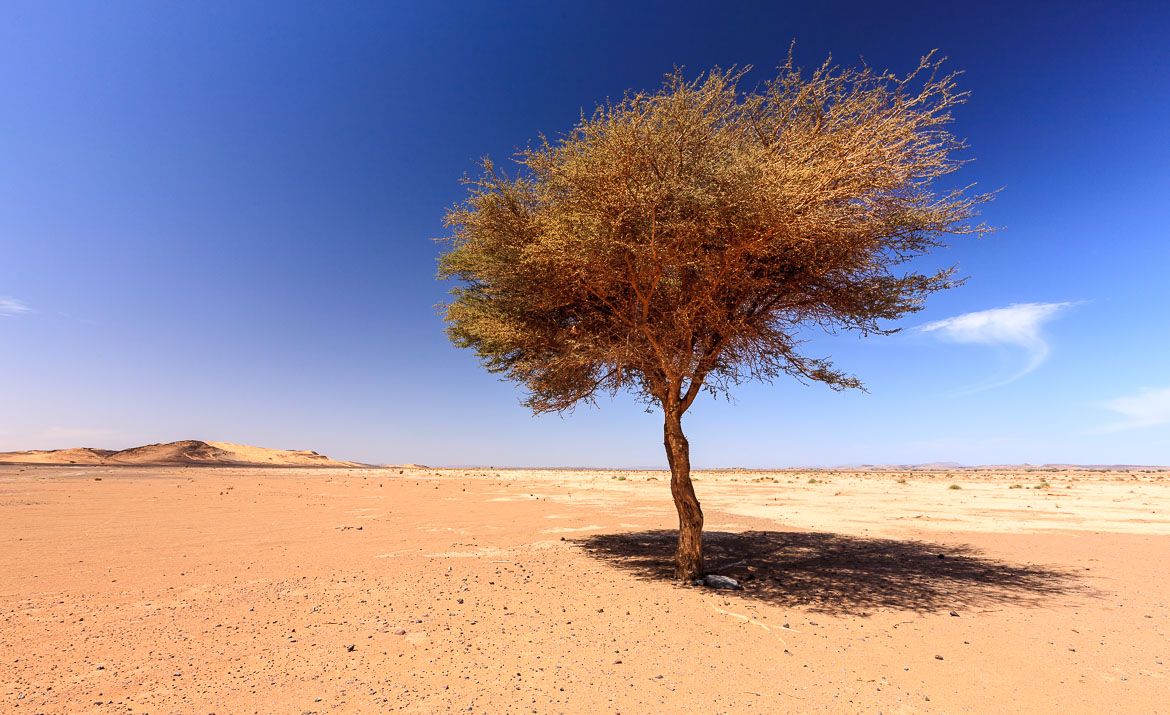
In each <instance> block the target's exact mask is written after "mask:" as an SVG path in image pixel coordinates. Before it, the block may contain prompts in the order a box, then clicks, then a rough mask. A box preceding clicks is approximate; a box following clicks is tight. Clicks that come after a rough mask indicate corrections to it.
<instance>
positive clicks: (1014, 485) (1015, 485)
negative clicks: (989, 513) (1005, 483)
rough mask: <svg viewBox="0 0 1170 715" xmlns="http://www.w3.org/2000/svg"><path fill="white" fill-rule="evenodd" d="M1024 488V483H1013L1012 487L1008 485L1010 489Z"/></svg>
mask: <svg viewBox="0 0 1170 715" xmlns="http://www.w3.org/2000/svg"><path fill="white" fill-rule="evenodd" d="M1023 488H1024V485H1022V484H1013V485H1011V486H1010V487H1008V489H1023Z"/></svg>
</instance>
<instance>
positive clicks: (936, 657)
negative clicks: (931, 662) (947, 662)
mask: <svg viewBox="0 0 1170 715" xmlns="http://www.w3.org/2000/svg"><path fill="white" fill-rule="evenodd" d="M934 659H935V660H942V659H943V657H942V656H941V655H936V656H935V657H934Z"/></svg>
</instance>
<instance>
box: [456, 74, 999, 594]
mask: <svg viewBox="0 0 1170 715" xmlns="http://www.w3.org/2000/svg"><path fill="white" fill-rule="evenodd" d="M941 64H942V62H941V61H940V60H935V59H934V58H933V57H932V56H931V55H928V56H927V57H924V58H923V59H922V60H921V61H920V63H919V65H918V67H917V69H916V70H914V71H913V72H911V73H910V74H909V75H907V76H904V77H898V76H895V75H893V74H891V73H889V72H878V71H875V70H873V69H871V68H869V67H864V66H863V67H861V68H856V69H854V68H845V69H842V68H840V67H838V66H836V65H834V64H832V62H831V61H827V62H825V63H824V64H823V65H821V66H820V67H818V68H816V69H814V70H812V71H811V72H804V71H802V70H801V69H800V68H798V67H796V66H795V65H794V63H793V60H792V57H791V54H790V55H789V59H788V61H787V63H786V64H784V65H782V66H781V67H780V68H779V72H778V75H777V76H776V78H775V79H772V80H769V81H767V82H765V83H763V84H762V85H760V86H758V87H757V88H756V89H754V90H752V91H744V90H741V89H740V84H741V82H743V81H744V78H745V75H746V74H747V72H748V70H726V71H725V70H719V69H715V70H712V71H710V72H707V73H705V74H703V75H701V76H700V77H698V78H697V79H694V80H688V79H686V77H685V76H684V74H683V73H682V71H680V70H676V71H675V72H674V73H673V74H670V75H668V76H667V77H666V80H665V82H664V83H663V85H662V87H660V88H659V89H657V90H656V91H652V92H630V93H627V95H626V96H625V97H624V98H623V99H622V100H621V101H619V102H609V103H606V104H605V105H602V106H599V107H598V108H597V109H596V110H595V111H594V112H593V113H592V114H591V115H585V114H582V117H581V120H580V122H579V123H578V124H577V125H576V126H575V127H574V128H573V129H572V130H571V131H569V132H568V133H567V134H565V135H563V136H561V137H559V138H558V139H556V140H555V141H550V140H548V139H546V138H544V137H542V138H541V139H540V141H539V142H538V143H536V144H535V145H532V146H529V147H528V148H527V149H525V150H523V151H520V152H518V153H517V155H516V156H515V157H514V159H515V162H516V164H517V167H516V170H515V171H514V172H513V174H512V175H509V174H508V173H506V172H504V171H502V170H501V169H500V168H498V167H497V166H496V164H494V163H493V162H492V161H491V160H490V159H484V160H483V161H482V163H481V169H482V173H481V175H480V176H479V177H477V178H473V179H467V180H466V183H467V184H468V185H469V195H468V196H467V198H466V200H465V201H463V202H462V203H460V204H458V205H456V206H454V207H453V208H451V209H450V210H448V212H447V214H446V225H447V226H448V227H449V228H450V229H451V231H452V233H451V235H450V236H449V237H448V238H447V239H445V240H446V242H447V244H448V249H447V250H446V251H445V252H444V254H443V255H442V257H441V258H440V269H439V274H440V277H442V278H447V279H456V280H457V283H456V285H455V287H454V288H453V289H452V291H451V293H452V295H453V297H454V300H453V301H452V302H450V303H449V304H447V305H446V306H445V311H446V314H445V317H446V320H447V323H448V327H447V331H448V335H449V336H450V338H451V340H452V341H453V342H454V343H455V344H456V345H457V346H460V347H465V348H470V349H472V350H474V351H475V353H476V354H477V355H478V356H479V358H480V360H481V361H482V364H483V365H484V367H485V368H486V369H488V370H489V371H491V372H495V373H500V374H502V375H504V376H505V377H506V378H507V379H510V380H513V381H515V382H517V383H519V384H520V385H522V386H523V387H524V388H525V389H526V391H527V397H526V400H525V404H527V405H528V406H529V407H530V408H531V409H533V410H534V411H535V412H538V413H539V412H548V411H554V412H556V411H564V410H568V409H571V408H572V407H574V406H575V405H577V404H578V403H580V402H582V401H592V400H594V399H595V397H596V396H597V395H598V394H599V393H615V392H618V391H621V390H623V389H628V390H631V391H632V392H633V393H634V394H636V395H639V396H641V397H642V398H644V399H645V400H646V401H648V402H649V403H651V404H654V405H657V406H660V407H661V408H662V409H663V411H664V413H665V415H666V417H667V423H668V424H667V428H668V429H667V452H668V457H671V466H672V472H675V473H676V474H675V477H676V480H677V478H678V476H679V475H678V474H677V472H678V470H677V469H675V467H676V462H677V461H678V458H679V455H678V454H674V455H672V449H673V448H672V447H671V443H670V438H669V437H670V431H671V430H670V423H671V421H672V420H673V421H674V422H675V423H676V424H677V422H678V419H679V418H681V415H682V414H683V413H684V412H685V411H686V410H687V409H688V408H689V407H690V406H691V404H692V403H693V401H694V400H695V397H696V396H697V395H698V394H699V393H700V392H701V391H702V390H703V389H708V390H711V391H713V392H719V391H725V390H728V389H730V388H731V387H732V386H734V385H736V384H739V383H740V382H742V381H743V380H745V379H759V380H764V381H770V380H772V379H774V378H776V377H778V376H780V375H785V374H787V375H791V376H793V377H795V378H797V379H800V380H803V381H806V382H822V383H825V384H827V385H829V386H830V387H832V388H834V389H846V388H854V387H860V386H861V383H860V382H859V381H858V380H857V379H856V378H855V377H853V376H851V375H848V374H846V373H844V372H842V371H840V370H838V369H836V368H835V367H834V366H833V365H832V364H831V363H830V362H828V361H827V360H825V359H822V358H818V357H811V356H807V355H804V354H803V353H802V352H801V351H800V349H799V348H800V344H801V340H800V333H801V331H802V330H804V329H806V328H808V327H821V328H824V329H828V330H838V329H844V330H855V331H860V332H861V333H863V334H872V333H877V334H884V333H889V332H892V331H893V330H892V328H891V327H890V326H889V322H890V321H893V320H895V319H897V318H899V317H901V316H903V315H905V314H907V313H910V312H913V311H916V310H919V309H920V308H921V306H922V304H923V300H924V299H925V297H926V296H927V295H929V294H930V293H932V292H934V291H937V290H941V289H944V288H949V287H951V286H953V285H956V280H955V278H954V272H953V269H949V270H939V271H936V272H929V273H921V272H918V271H915V270H911V269H910V267H909V266H907V265H906V264H907V262H908V261H910V260H912V259H914V258H915V257H918V256H921V255H923V254H925V253H928V252H929V251H930V250H932V249H935V248H938V247H940V246H942V245H944V243H943V239H944V238H945V236H947V235H948V234H952V235H953V234H962V233H972V232H980V231H984V230H987V229H986V227H984V226H982V225H979V226H972V225H971V224H970V221H971V219H972V218H973V217H974V216H975V215H976V210H977V207H978V206H979V205H980V204H982V203H984V202H986V201H988V200H989V199H990V198H991V196H990V195H989V194H971V193H969V191H968V190H964V189H955V190H945V191H941V192H936V190H935V189H934V188H933V184H934V183H935V182H936V180H938V179H940V178H941V177H945V176H947V175H949V174H951V173H952V172H954V171H956V170H957V169H958V168H959V167H960V166H962V165H963V164H964V163H965V161H966V160H965V159H963V158H962V157H961V156H960V153H961V151H962V150H963V149H964V148H965V142H964V141H963V140H961V139H959V138H957V137H955V136H954V135H952V134H951V133H950V132H949V131H948V130H947V125H948V124H950V123H951V121H952V114H951V111H952V109H953V108H954V107H955V106H957V105H959V104H961V103H963V102H964V101H965V100H966V99H967V93H965V92H958V91H956V82H955V80H956V76H957V74H958V73H954V72H951V73H944V72H943V71H942V69H941ZM749 69H750V68H749ZM678 437H680V438H681V437H682V433H681V428H680V429H679V430H678ZM676 441H677V440H676ZM679 444H680V445H681V446H682V447H685V446H686V445H685V438H684V439H683V441H682V442H681V443H679ZM686 471H687V475H683V476H685V482H686V487H687V489H689V488H690V480H689V462H688V463H687V465H686ZM675 497H676V503H677V502H678V500H679V494H678V492H677V491H676V494H675ZM692 498H693V493H692ZM694 506H695V509H696V510H697V508H698V504H697V502H696V503H695V505H694ZM681 515H682V510H681V507H680V517H681ZM699 521H700V525H701V513H700V516H699ZM680 549H681V546H680ZM699 564H700V566H699V568H701V557H700V559H699ZM689 571H694V569H693V568H689V569H683V568H681V567H680V573H687V572H689ZM689 575H693V574H689Z"/></svg>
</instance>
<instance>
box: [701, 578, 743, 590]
mask: <svg viewBox="0 0 1170 715" xmlns="http://www.w3.org/2000/svg"><path fill="white" fill-rule="evenodd" d="M703 583H704V584H705V585H706V586H707V588H724V589H728V590H731V591H742V590H743V586H740V585H739V582H738V581H736V580H735V579H733V578H731V577H730V576H720V575H719V574H710V575H708V576H707V577H706V578H704V579H703Z"/></svg>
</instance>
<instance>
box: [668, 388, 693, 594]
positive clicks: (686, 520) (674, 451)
mask: <svg viewBox="0 0 1170 715" xmlns="http://www.w3.org/2000/svg"><path fill="white" fill-rule="evenodd" d="M665 412H666V424H665V427H664V430H663V432H664V434H665V444H666V460H667V462H669V463H670V493H671V494H673V495H674V506H675V508H676V509H677V510H678V550H677V551H676V552H675V554H674V575H675V578H678V579H683V580H690V579H695V578H700V577H701V576H702V575H703V510H702V509H700V508H699V500H698V499H696V498H695V487H694V486H693V485H692V484H691V445H690V443H688V442H687V438H686V435H684V434H683V431H682V412H681V411H677V410H666V411H665Z"/></svg>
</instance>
